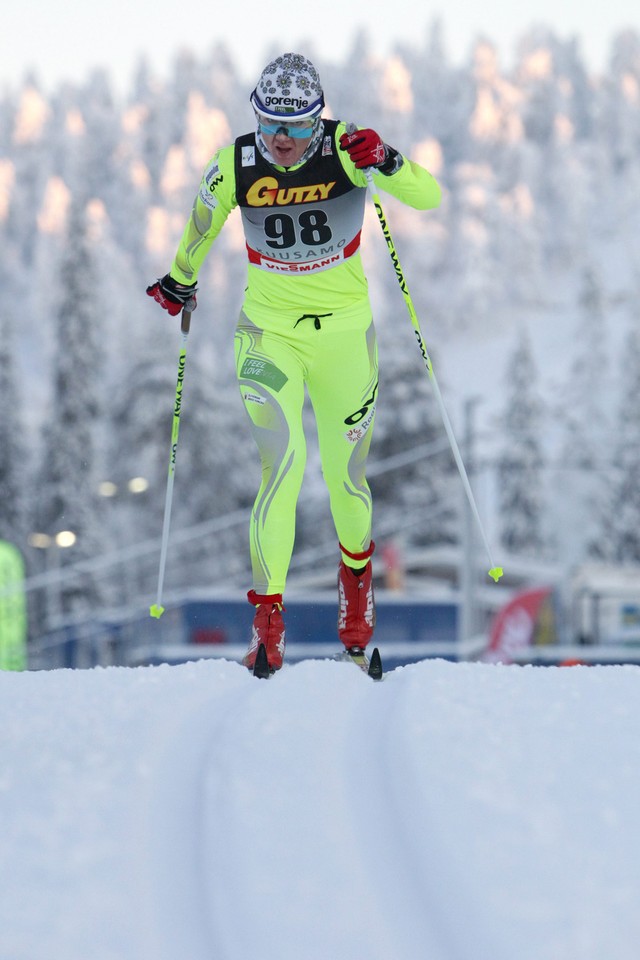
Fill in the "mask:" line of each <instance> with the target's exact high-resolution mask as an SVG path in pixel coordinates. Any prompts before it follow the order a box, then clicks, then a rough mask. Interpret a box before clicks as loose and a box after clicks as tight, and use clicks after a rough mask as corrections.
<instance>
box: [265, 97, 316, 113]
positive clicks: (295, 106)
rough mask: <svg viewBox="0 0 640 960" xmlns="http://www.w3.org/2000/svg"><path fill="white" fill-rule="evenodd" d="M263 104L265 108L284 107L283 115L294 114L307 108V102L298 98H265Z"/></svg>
mask: <svg viewBox="0 0 640 960" xmlns="http://www.w3.org/2000/svg"><path fill="white" fill-rule="evenodd" d="M264 104H265V106H266V107H284V108H285V109H284V110H283V111H282V112H283V113H295V111H296V110H304V109H305V107H308V106H309V101H308V100H301V99H300V98H299V97H265V98H264Z"/></svg>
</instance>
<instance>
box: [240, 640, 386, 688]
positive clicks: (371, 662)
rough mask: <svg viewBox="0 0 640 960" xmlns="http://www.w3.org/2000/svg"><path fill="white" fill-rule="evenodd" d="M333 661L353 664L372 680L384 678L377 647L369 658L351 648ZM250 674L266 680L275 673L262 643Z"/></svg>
mask: <svg viewBox="0 0 640 960" xmlns="http://www.w3.org/2000/svg"><path fill="white" fill-rule="evenodd" d="M334 659H336V660H340V661H344V662H348V663H355V665H356V666H357V667H358V668H359V669H360V670H362V672H363V673H366V674H367V676H368V677H371V679H372V680H382V679H383V678H384V671H383V669H382V658H381V656H380V651H379V650H378V648H377V647H374V648H373V650H372V651H371V657H370V658H369V656H368V655H367V653H366V652H365V651H364V650H363V649H362V647H352V648H351V650H343V651H342V652H341V653H339V654H338V655H337V657H335V658H334ZM250 669H251V668H250ZM251 672H252V674H253V676H254V677H258V679H259V680H268V679H269V677H272V676H273V674H274V673H275V670H272V669H271V668H270V667H269V661H268V659H267V649H266V647H265V645H264V643H261V644H260V646H259V647H258V652H257V654H256V659H255V663H254V664H253V669H251Z"/></svg>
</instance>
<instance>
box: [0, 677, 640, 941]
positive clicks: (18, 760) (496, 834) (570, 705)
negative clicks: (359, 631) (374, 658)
mask: <svg viewBox="0 0 640 960" xmlns="http://www.w3.org/2000/svg"><path fill="white" fill-rule="evenodd" d="M0 730H1V731H2V735H1V737H0V958H1V960H87V958H89V957H90V958H91V960H116V958H117V960H212V958H215V960H637V957H638V951H639V949H640V948H639V946H638V945H639V944H640V907H639V904H640V670H639V669H638V668H636V667H574V668H565V669H563V668H543V667H538V668H533V667H528V668H522V667H506V666H495V665H483V664H452V663H447V662H444V661H436V660H432V661H427V662H423V663H419V664H414V665H412V666H408V667H405V668H402V669H398V670H396V671H394V672H392V673H390V674H389V675H388V676H387V678H386V679H385V682H384V683H381V684H375V683H373V682H371V681H370V680H369V679H368V678H367V677H365V676H364V675H363V674H361V673H360V672H359V671H358V670H357V669H355V668H354V667H352V666H351V665H349V664H342V663H336V662H322V661H310V662H302V663H300V664H297V665H295V666H286V667H285V668H284V669H283V671H282V672H281V674H280V675H279V676H277V677H276V678H275V679H273V680H271V681H269V682H265V681H259V680H255V679H254V678H253V677H251V676H250V675H249V674H248V673H247V672H246V671H245V670H244V669H243V668H242V667H241V666H240V665H238V664H236V663H231V662H228V661H201V662H197V663H188V664H184V665H180V666H172V667H170V666H160V667H142V668H137V669H126V668H110V669H96V670H90V671H75V672H74V671H52V672H42V673H24V674H11V673H4V674H0Z"/></svg>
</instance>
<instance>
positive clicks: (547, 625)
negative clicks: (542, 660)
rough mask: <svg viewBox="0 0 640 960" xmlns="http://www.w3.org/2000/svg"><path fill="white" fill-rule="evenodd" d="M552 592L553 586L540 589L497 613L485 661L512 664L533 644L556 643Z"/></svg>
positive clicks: (515, 599) (521, 596)
mask: <svg viewBox="0 0 640 960" xmlns="http://www.w3.org/2000/svg"><path fill="white" fill-rule="evenodd" d="M551 593H552V588H551V587H541V588H540V589H537V590H526V591H524V592H523V593H519V594H518V595H517V596H515V597H513V599H512V600H510V601H509V603H507V604H506V605H505V606H504V607H503V608H502V609H501V610H500V611H499V612H498V613H497V615H496V617H495V619H494V621H493V623H492V625H491V632H490V636H489V646H488V647H487V649H486V651H485V653H484V655H483V657H482V659H483V660H485V661H487V662H489V663H513V657H514V654H516V653H517V652H519V651H521V650H524V649H526V648H527V647H530V646H533V645H534V644H542V643H544V644H546V643H553V642H554V641H555V639H556V637H555V628H554V618H553V610H552V606H551V602H550V601H551Z"/></svg>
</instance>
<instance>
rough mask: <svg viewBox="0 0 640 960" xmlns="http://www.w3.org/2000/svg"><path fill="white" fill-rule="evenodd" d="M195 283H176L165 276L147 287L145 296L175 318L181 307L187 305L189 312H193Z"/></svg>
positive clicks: (168, 276) (168, 275) (196, 287)
mask: <svg viewBox="0 0 640 960" xmlns="http://www.w3.org/2000/svg"><path fill="white" fill-rule="evenodd" d="M197 289H198V284H197V283H191V284H186V283H178V281H177V280H174V279H173V277H172V276H171V275H170V274H168V273H167V274H166V275H165V276H164V277H162V279H161V280H156V282H155V283H152V284H151V286H149V287H147V296H148V297H153V299H154V300H155V301H156V302H157V303H159V304H160V306H161V307H162V309H163V310H167V311H168V312H169V313H170V314H171V316H172V317H177V315H178V314H179V313H180V311H181V310H182V308H183V307H186V306H187V305H189V307H190V309H191V310H195V308H196V306H197V302H196V290H197Z"/></svg>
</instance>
